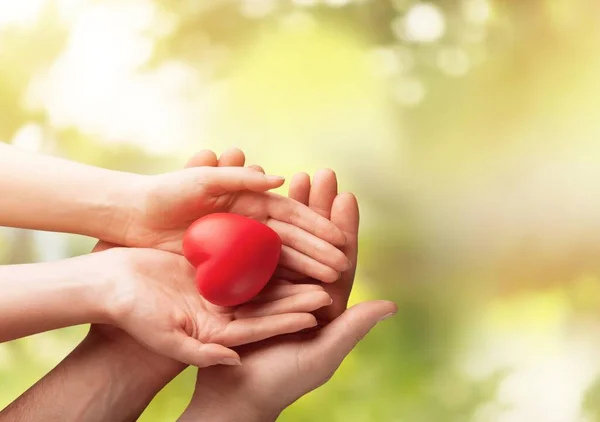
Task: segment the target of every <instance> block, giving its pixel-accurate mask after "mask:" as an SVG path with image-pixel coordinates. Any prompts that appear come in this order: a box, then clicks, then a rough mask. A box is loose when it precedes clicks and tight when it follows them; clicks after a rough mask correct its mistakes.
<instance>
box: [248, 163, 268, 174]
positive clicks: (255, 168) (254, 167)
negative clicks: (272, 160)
mask: <svg viewBox="0 0 600 422" xmlns="http://www.w3.org/2000/svg"><path fill="white" fill-rule="evenodd" d="M248 168H250V169H252V170H254V171H260V172H261V173H264V172H265V169H263V168H262V167H261V166H259V165H258V164H252V165H250V166H248Z"/></svg>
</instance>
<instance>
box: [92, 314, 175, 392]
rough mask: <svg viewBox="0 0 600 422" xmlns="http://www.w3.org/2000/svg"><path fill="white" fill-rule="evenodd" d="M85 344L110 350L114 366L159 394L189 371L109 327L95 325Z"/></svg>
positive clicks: (124, 333)
mask: <svg viewBox="0 0 600 422" xmlns="http://www.w3.org/2000/svg"><path fill="white" fill-rule="evenodd" d="M85 342H86V343H88V344H89V345H90V346H92V347H101V348H104V349H107V350H110V351H111V353H112V355H113V356H114V357H115V359H117V360H116V361H115V362H114V364H115V366H116V367H118V368H122V369H123V370H124V371H125V372H127V377H128V378H130V379H131V380H132V381H131V382H135V383H136V385H139V386H140V387H144V389H146V390H148V391H150V392H153V391H154V390H156V392H158V390H160V389H161V388H162V387H164V386H165V385H166V384H167V383H168V382H169V381H171V380H172V379H173V378H175V377H176V376H177V375H178V374H179V373H180V372H182V371H183V370H184V369H185V368H186V365H184V364H182V363H181V362H178V361H175V360H173V359H169V358H167V357H164V356H161V355H157V354H156V353H153V352H151V351H149V350H148V349H146V348H145V347H143V346H142V345H140V344H139V343H138V342H137V341H135V340H134V339H133V338H132V337H131V336H130V335H129V334H127V333H126V332H125V331H122V330H121V329H119V328H116V327H113V326H110V325H92V326H91V328H90V332H89V333H88V335H87V337H86V339H85ZM154 394H155V393H154Z"/></svg>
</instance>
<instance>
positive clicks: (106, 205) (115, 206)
mask: <svg viewBox="0 0 600 422" xmlns="http://www.w3.org/2000/svg"><path fill="white" fill-rule="evenodd" d="M107 172H108V173H107V174H106V183H105V184H104V186H105V187H106V188H105V189H104V190H103V191H102V192H101V193H100V194H99V196H98V198H96V199H95V201H94V202H93V203H92V204H90V207H91V208H92V209H93V211H92V213H91V214H92V215H94V216H95V218H90V219H89V220H90V221H89V222H90V227H89V233H84V234H87V235H88V236H90V237H95V238H97V239H100V240H103V241H105V242H109V243H113V244H117V245H126V246H129V245H128V244H127V242H126V240H127V233H128V231H129V229H130V226H131V224H132V222H133V221H135V220H136V217H137V216H138V215H139V214H140V213H141V208H142V207H141V203H142V199H141V197H142V189H141V186H142V184H143V180H144V176H142V175H138V174H133V173H125V172H119V171H112V170H110V171H107Z"/></svg>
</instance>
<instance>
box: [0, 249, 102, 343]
mask: <svg viewBox="0 0 600 422" xmlns="http://www.w3.org/2000/svg"><path fill="white" fill-rule="evenodd" d="M90 257H91V256H90ZM94 258H96V257H95V256H94ZM96 259H97V258H96ZM89 261H90V258H89V257H87V256H86V257H80V258H71V259H66V260H62V261H57V262H50V263H41V264H25V265H6V266H0V292H2V294H0V342H4V341H8V340H13V339H16V338H20V337H24V336H28V335H31V334H35V333H39V332H43V331H48V330H53V329H56V328H62V327H67V326H72V325H79V324H83V323H89V322H99V323H100V322H105V321H106V322H108V320H109V314H108V311H107V309H105V306H104V304H105V303H106V300H105V299H104V298H105V297H106V295H107V293H108V292H107V286H108V285H109V280H108V279H107V277H106V275H105V273H103V268H102V265H101V262H100V260H98V262H97V263H96V264H97V265H92V263H90V262H89Z"/></svg>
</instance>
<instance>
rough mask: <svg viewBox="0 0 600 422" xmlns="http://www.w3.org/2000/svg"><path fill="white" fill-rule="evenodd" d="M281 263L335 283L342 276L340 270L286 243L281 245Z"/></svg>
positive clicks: (315, 277)
mask: <svg viewBox="0 0 600 422" xmlns="http://www.w3.org/2000/svg"><path fill="white" fill-rule="evenodd" d="M279 265H281V266H282V267H286V268H289V269H290V270H293V271H296V272H298V273H301V274H306V276H307V277H311V278H314V279H316V280H320V281H323V282H325V283H333V282H335V281H336V280H337V279H339V277H340V273H339V272H337V271H335V270H333V269H331V268H329V267H328V266H326V265H323V264H321V263H320V262H318V261H315V260H314V259H312V258H310V257H308V256H306V255H304V254H302V253H300V252H298V251H296V250H295V249H292V248H290V247H289V246H285V245H284V246H282V247H281V258H280V259H279Z"/></svg>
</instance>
